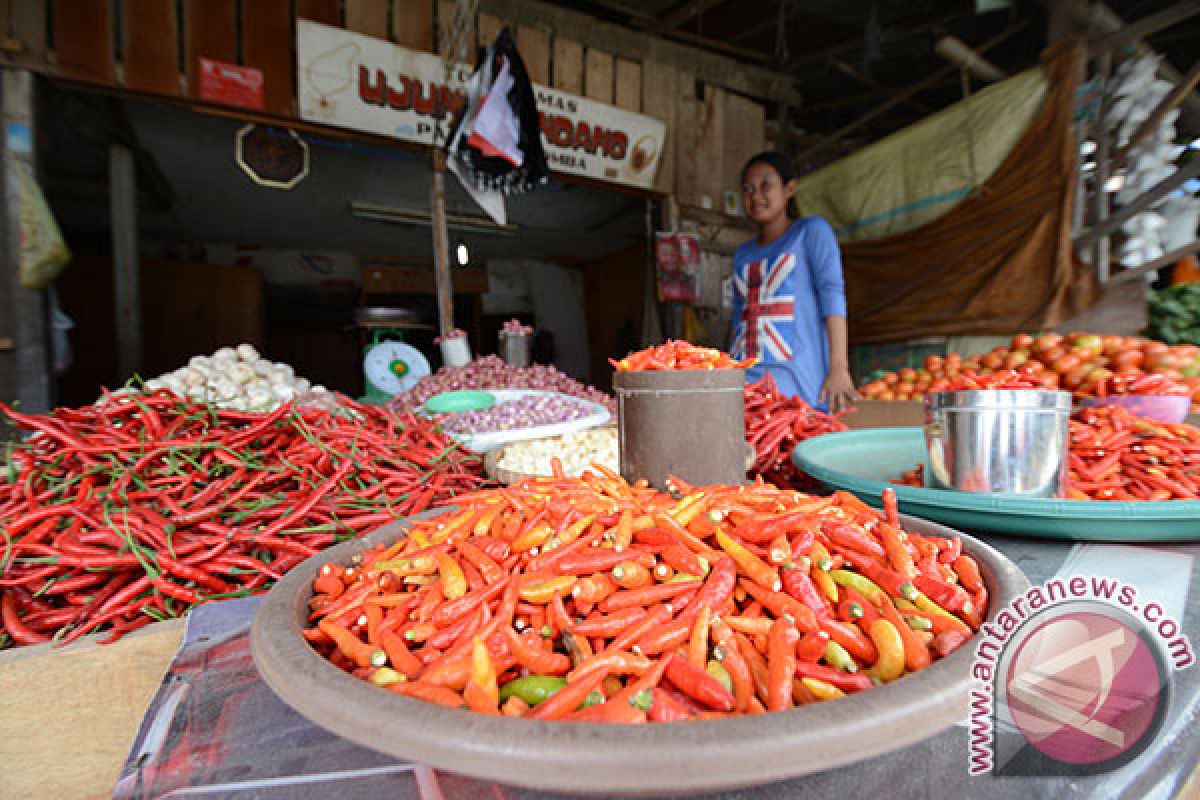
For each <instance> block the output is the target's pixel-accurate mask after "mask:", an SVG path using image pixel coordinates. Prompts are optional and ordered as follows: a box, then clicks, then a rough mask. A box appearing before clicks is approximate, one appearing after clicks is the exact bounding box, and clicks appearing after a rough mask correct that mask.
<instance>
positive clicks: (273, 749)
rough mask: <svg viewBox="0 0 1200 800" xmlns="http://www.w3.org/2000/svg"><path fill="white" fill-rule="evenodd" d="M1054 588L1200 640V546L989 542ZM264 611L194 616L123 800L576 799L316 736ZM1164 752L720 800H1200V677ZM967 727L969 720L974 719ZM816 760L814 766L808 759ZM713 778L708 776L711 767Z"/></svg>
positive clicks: (877, 771) (952, 742)
mask: <svg viewBox="0 0 1200 800" xmlns="http://www.w3.org/2000/svg"><path fill="white" fill-rule="evenodd" d="M983 538H986V539H987V540H988V541H989V542H991V543H992V544H993V545H994V546H996V547H998V548H999V549H1000V550H1002V551H1003V552H1005V553H1006V554H1007V555H1008V556H1009V557H1010V558H1012V559H1013V560H1014V561H1015V562H1016V563H1017V564H1018V565H1020V566H1021V568H1022V569H1023V570H1024V571H1025V573H1026V574H1027V575H1028V577H1029V578H1030V580H1031V581H1032V582H1033V583H1034V584H1035V585H1037V584H1040V583H1043V582H1044V581H1046V580H1047V579H1049V578H1051V577H1054V576H1056V575H1059V576H1062V575H1072V574H1087V575H1104V576H1108V577H1112V578H1118V579H1121V580H1123V581H1125V582H1127V583H1128V584H1129V585H1132V586H1135V587H1136V588H1138V590H1139V596H1140V597H1142V598H1143V600H1144V601H1148V600H1149V599H1151V598H1152V599H1155V600H1158V601H1160V602H1161V603H1162V604H1163V606H1164V608H1166V609H1168V610H1169V611H1170V612H1171V613H1172V614H1174V615H1175V616H1176V618H1178V619H1180V620H1181V622H1182V626H1183V629H1184V631H1185V632H1186V633H1187V634H1188V635H1189V636H1190V638H1191V639H1193V640H1197V635H1196V634H1197V632H1198V631H1200V598H1198V597H1197V596H1196V593H1195V592H1193V591H1191V587H1192V586H1194V585H1195V584H1196V583H1197V577H1198V569H1200V565H1198V564H1197V559H1196V556H1197V555H1198V554H1200V545H1170V546H1146V545H1138V546H1127V545H1110V544H1083V545H1072V544H1070V543H1064V542H1057V541H1048V540H1039V539H1028V538H1020V537H999V536H991V535H987V536H985V537H983ZM256 606H257V600H256V599H255V598H250V599H247V600H235V601H229V602H225V603H218V604H213V605H211V606H203V607H201V608H200V609H197V610H196V611H195V612H193V614H192V616H191V619H190V622H189V625H188V630H187V634H186V636H185V640H184V645H183V647H182V648H181V650H180V652H179V654H178V656H177V657H176V659H175V661H174V663H173V664H172V666H171V669H170V671H169V672H168V675H167V677H166V679H165V680H164V681H163V683H162V686H161V687H160V690H159V692H158V694H157V696H156V697H155V700H154V701H153V703H152V704H151V706H150V710H149V712H148V713H147V715H146V718H145V719H144V721H143V724H142V727H141V730H140V731H139V733H138V735H137V737H136V738H135V741H134V747H133V749H132V751H131V754H130V757H129V759H128V761H127V763H126V765H125V769H124V772H123V777H122V779H121V781H120V782H119V783H118V785H117V789H116V793H115V795H114V796H115V797H120V798H135V797H150V796H161V795H162V794H165V793H167V792H170V791H173V792H175V795H174V796H180V795H182V796H188V795H190V794H192V793H196V794H200V793H203V794H204V796H206V797H209V796H214V795H215V796H219V797H252V796H253V797H298V798H309V797H311V798H318V797H329V796H338V797H348V798H356V797H363V798H368V797H379V796H385V794H386V796H390V797H398V798H410V797H411V798H438V797H441V798H446V799H447V800H456V798H475V797H485V796H486V797H497V798H514V799H515V800H550V799H551V798H562V797H565V796H563V795H556V794H549V793H544V792H537V791H531V790H524V789H517V788H511V787H497V786H494V785H492V784H489V783H483V782H479V781H475V780H471V779H467V778H462V777H458V776H455V775H450V774H447V773H442V772H437V773H435V772H433V771H432V770H429V769H428V768H423V767H420V766H417V765H413V764H408V763H403V762H398V761H397V760H396V759H394V758H391V757H388V756H384V755H381V754H378V753H375V752H374V751H371V750H368V749H365V748H362V747H359V746H357V745H354V744H352V743H350V742H348V741H346V740H344V739H341V738H339V737H337V736H335V735H333V734H330V733H328V732H326V731H325V730H323V729H321V728H319V727H317V726H315V725H313V724H312V723H310V722H308V721H307V720H306V719H304V718H302V717H300V716H299V715H298V714H296V713H295V712H293V711H291V710H290V709H289V708H287V707H286V706H284V705H283V704H282V703H281V702H280V701H279V700H278V698H276V697H275V695H274V694H273V693H272V692H271V691H270V690H269V689H268V688H267V687H266V686H265V684H263V682H262V681H261V680H260V679H259V678H258V675H257V672H256V671H255V669H254V665H253V661H252V659H251V656H250V649H249V641H248V628H249V623H250V619H251V617H252V615H253V610H254V608H255V607H256ZM1172 689H1173V690H1172V694H1171V702H1170V705H1169V708H1168V711H1167V715H1166V719H1165V721H1164V724H1163V727H1162V730H1161V731H1160V733H1159V734H1158V740H1157V741H1156V742H1155V743H1154V744H1153V745H1152V746H1151V747H1150V748H1149V749H1148V750H1147V751H1146V752H1144V753H1143V754H1142V755H1140V756H1139V757H1138V758H1137V759H1135V760H1134V761H1132V762H1130V763H1129V764H1127V765H1125V766H1124V767H1121V768H1119V769H1117V770H1115V771H1113V772H1109V773H1107V774H1104V775H1101V776H1094V777H1083V778H1079V777H1075V778H1065V777H1037V778H1006V777H993V776H984V777H971V776H969V775H968V773H967V752H968V751H967V732H966V731H967V729H966V728H965V727H964V726H962V725H960V726H956V727H954V728H951V729H950V730H947V731H944V732H942V733H941V734H939V735H937V736H934V737H932V738H930V739H927V740H925V741H923V742H921V743H919V744H916V745H912V746H910V747H907V748H903V749H901V750H897V751H894V752H892V753H889V754H886V755H883V756H880V757H878V758H875V759H873V760H871V761H869V762H864V763H859V764H855V765H852V766H848V767H844V768H839V769H835V770H829V771H826V772H822V773H818V774H815V775H809V776H806V777H802V778H797V779H794V780H789V781H783V782H780V783H775V784H770V785H766V786H762V787H758V788H755V789H748V790H741V791H737V792H727V793H723V794H718V795H711V797H715V798H718V799H719V800H775V799H776V798H790V797H797V796H801V795H803V796H804V797H806V798H809V797H812V798H826V797H827V798H837V800H845V797H846V796H847V794H848V792H849V793H852V794H854V795H869V794H871V793H875V792H878V793H880V794H882V793H885V792H886V793H889V794H890V795H891V796H897V797H930V798H933V797H939V798H940V797H965V796H969V797H972V798H975V797H980V798H1018V797H1020V798H1025V797H1036V798H1040V797H1045V798H1055V800H1058V799H1059V798H1064V797H1095V796H1114V797H1115V796H1130V797H1164V798H1165V797H1174V796H1179V795H1180V794H1186V795H1188V796H1200V791H1198V789H1197V784H1198V779H1196V778H1193V777H1192V774H1193V771H1194V770H1195V767H1196V764H1197V761H1198V760H1200V728H1198V727H1197V725H1196V724H1195V723H1196V719H1195V718H1196V716H1197V714H1198V713H1200V670H1198V669H1197V668H1195V667H1192V668H1189V669H1186V670H1183V671H1180V672H1176V673H1175V674H1174V686H1173V687H1172ZM964 715H965V709H964ZM797 757H803V754H797ZM697 768H703V765H697Z"/></svg>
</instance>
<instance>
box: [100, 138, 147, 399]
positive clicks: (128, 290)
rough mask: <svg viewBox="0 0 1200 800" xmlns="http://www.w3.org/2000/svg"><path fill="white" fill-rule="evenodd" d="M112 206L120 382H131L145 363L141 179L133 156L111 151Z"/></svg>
mask: <svg viewBox="0 0 1200 800" xmlns="http://www.w3.org/2000/svg"><path fill="white" fill-rule="evenodd" d="M108 182H109V198H110V199H109V206H110V211H111V212H112V251H113V253H112V254H113V287H114V288H115V293H116V304H117V305H116V315H115V316H116V321H117V378H118V379H119V380H122V381H127V380H129V379H130V378H132V377H133V376H134V374H135V373H136V372H137V371H138V368H139V366H140V364H141V361H142V318H141V283H140V277H141V276H140V271H141V257H140V254H139V252H138V225H137V179H136V176H135V174H134V169H133V152H132V151H131V150H130V149H129V148H128V147H125V146H124V145H120V144H114V145H111V146H110V147H109V148H108Z"/></svg>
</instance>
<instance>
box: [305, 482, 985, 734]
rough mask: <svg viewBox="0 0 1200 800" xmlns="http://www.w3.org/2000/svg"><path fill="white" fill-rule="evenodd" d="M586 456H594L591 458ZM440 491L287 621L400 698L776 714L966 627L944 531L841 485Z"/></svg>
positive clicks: (589, 715)
mask: <svg viewBox="0 0 1200 800" xmlns="http://www.w3.org/2000/svg"><path fill="white" fill-rule="evenodd" d="M598 469H599V468H598ZM601 472H602V473H603V474H596V473H592V472H587V473H585V474H584V475H583V477H581V478H577V479H568V478H563V477H557V478H547V479H540V480H526V481H522V482H521V483H518V484H515V485H513V486H510V487H509V488H508V489H495V490H486V491H480V492H477V493H474V494H470V495H465V496H461V497H459V498H457V500H456V503H457V504H458V508H457V509H456V510H449V511H446V512H445V513H443V514H441V515H439V516H436V517H433V518H428V519H424V520H420V521H416V522H413V523H412V524H411V526H410V527H409V529H408V535H407V536H406V537H405V538H402V539H400V540H399V541H397V542H396V543H395V544H393V545H391V546H388V547H383V546H380V547H377V548H374V549H372V550H369V551H368V552H366V553H364V554H362V555H361V556H359V557H356V558H355V559H354V563H353V565H351V566H348V567H347V566H343V565H340V564H335V563H329V564H326V565H323V566H322V568H321V570H320V571H319V573H318V576H317V578H316V579H315V581H314V585H313V589H314V596H313V598H312V600H311V601H310V607H311V609H312V613H311V617H310V620H311V621H312V622H313V627H311V628H309V629H306V631H305V636H306V638H307V639H308V641H309V642H310V643H311V644H312V646H313V647H314V648H315V649H316V650H317V651H318V652H320V653H321V654H323V655H325V656H326V657H328V658H329V659H330V660H331V662H332V663H333V664H334V665H336V666H338V667H339V668H341V669H344V670H346V671H347V672H350V673H352V674H353V675H356V676H358V677H360V678H362V679H363V680H368V681H370V682H372V683H374V684H376V685H378V686H381V687H386V689H388V690H390V691H392V692H396V693H398V694H401V695H406V696H409V697H414V698H419V699H421V700H425V701H429V702H433V703H438V704H441V705H444V706H449V707H453V708H458V707H462V706H465V707H467V708H469V709H471V710H474V711H477V712H481V713H485V714H503V715H508V716H513V717H532V718H536V719H547V720H576V721H589V722H625V723H642V722H647V721H650V722H668V721H675V720H684V719H693V718H706V717H714V716H726V715H732V714H753V713H762V712H764V711H778V710H782V709H787V708H790V707H792V706H795V705H803V704H807V703H813V702H817V701H822V700H829V699H833V698H836V697H841V696H843V695H845V694H847V693H852V692H859V691H863V690H868V689H871V688H872V687H873V686H876V685H879V684H881V683H886V682H889V681H893V680H896V679H898V678H900V677H901V676H903V675H904V674H906V673H909V672H914V671H917V670H920V669H923V668H924V667H927V666H929V665H930V664H931V663H932V662H933V661H935V660H936V659H938V658H940V657H942V656H945V655H946V654H948V653H950V652H951V651H953V650H954V649H956V648H958V647H960V646H961V645H962V644H963V643H964V642H966V641H967V640H968V639H969V638H970V637H971V635H972V632H973V631H974V630H977V629H978V627H979V625H980V623H981V621H982V620H983V618H984V612H985V609H986V608H987V589H986V588H985V587H984V584H983V581H982V580H981V578H980V573H979V569H978V566H977V564H976V563H975V561H974V560H972V558H971V557H970V556H968V555H965V554H963V553H962V550H961V542H960V541H959V540H958V539H947V538H940V537H936V536H925V535H918V534H916V533H912V532H909V533H906V532H904V531H903V530H902V529H901V527H900V521H899V517H898V515H897V513H896V501H895V494H894V492H891V491H890V490H889V491H888V492H886V493H885V497H884V506H885V511H884V512H882V513H881V512H878V511H875V510H873V509H871V508H870V507H868V506H867V505H865V504H864V503H863V502H862V501H860V500H858V499H857V498H855V497H854V496H853V495H849V494H846V493H835V494H834V495H833V496H831V497H824V498H823V497H814V496H811V495H805V494H802V493H799V492H795V491H789V490H782V489H777V488H775V487H773V486H769V485H765V484H755V485H750V486H710V487H703V488H697V487H692V486H687V485H685V484H683V483H682V482H678V481H674V482H673V484H672V485H673V489H675V490H677V494H676V495H672V494H664V493H659V492H657V491H655V490H654V489H652V488H649V487H647V486H646V485H645V484H644V483H643V482H639V483H638V484H635V485H632V486H631V485H629V484H628V483H626V482H625V481H624V480H622V479H621V477H620V476H618V475H615V474H611V473H608V472H606V471H603V470H601Z"/></svg>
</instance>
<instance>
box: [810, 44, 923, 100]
mask: <svg viewBox="0 0 1200 800" xmlns="http://www.w3.org/2000/svg"><path fill="white" fill-rule="evenodd" d="M829 64H830V66H832V67H833V68H834V69H836V70H837V71H838V72H841V73H842V74H843V75H845V76H846V77H848V78H851V79H852V80H855V81H858V82H859V83H861V84H862V85H863V86H866V87H867V88H868V89H874V90H875V91H876V92H882V93H884V94H890V93H891V92H892V91H894V90H893V89H889V88H888V87H886V86H884V85H883V84H881V83H880V82H879V81H877V80H875V79H874V78H872V77H871V76H869V75H867V74H865V73H863V72H860V71H859V70H858V69H856V68H855V67H854V66H853V65H851V64H848V63H846V62H845V61H843V60H842V59H840V58H838V57H836V56H832V57H830V59H829ZM904 104H905V105H909V106H912V107H913V108H916V109H918V110H919V111H923V112H925V113H929V110H930V109H929V106H927V105H926V104H924V103H922V102H921V101H920V100H917V99H916V98H915V97H908V98H905V100H904Z"/></svg>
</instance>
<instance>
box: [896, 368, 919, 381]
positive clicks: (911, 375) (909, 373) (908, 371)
mask: <svg viewBox="0 0 1200 800" xmlns="http://www.w3.org/2000/svg"><path fill="white" fill-rule="evenodd" d="M898 374H899V376H900V382H901V383H912V382H913V381H914V380H916V377H917V371H916V370H915V369H913V368H912V367H905V368H904V369H902V370H900V372H899V373H898Z"/></svg>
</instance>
